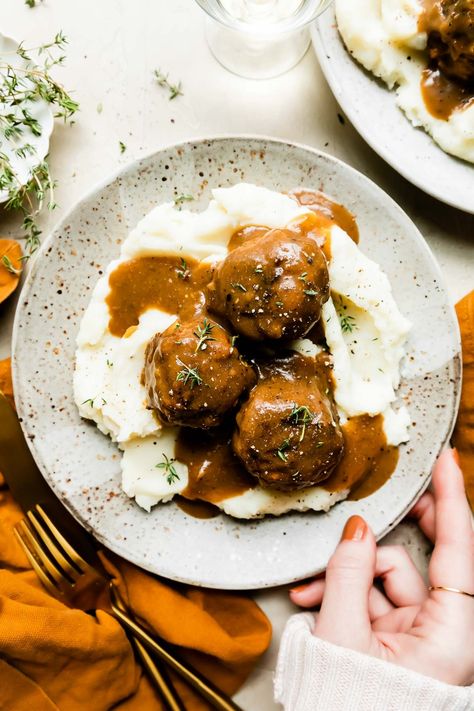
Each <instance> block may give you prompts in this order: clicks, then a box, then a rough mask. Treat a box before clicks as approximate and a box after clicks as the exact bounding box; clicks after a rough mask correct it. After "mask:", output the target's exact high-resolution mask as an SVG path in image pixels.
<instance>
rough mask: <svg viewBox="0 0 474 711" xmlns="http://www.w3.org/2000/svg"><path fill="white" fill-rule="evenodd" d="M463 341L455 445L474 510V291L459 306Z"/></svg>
mask: <svg viewBox="0 0 474 711" xmlns="http://www.w3.org/2000/svg"><path fill="white" fill-rule="evenodd" d="M456 313H457V315H458V321H459V328H460V330H461V342H462V364H463V375H462V378H463V383H462V391H461V402H460V404H459V414H458V419H457V422H456V427H455V429H454V433H453V444H454V446H455V447H456V449H457V450H458V452H459V459H460V462H461V467H462V470H463V472H464V481H465V483H466V491H467V496H468V499H469V503H470V504H471V509H472V510H473V511H474V291H471V292H470V294H467V296H465V297H464V299H461V301H459V302H458V304H457V305H456Z"/></svg>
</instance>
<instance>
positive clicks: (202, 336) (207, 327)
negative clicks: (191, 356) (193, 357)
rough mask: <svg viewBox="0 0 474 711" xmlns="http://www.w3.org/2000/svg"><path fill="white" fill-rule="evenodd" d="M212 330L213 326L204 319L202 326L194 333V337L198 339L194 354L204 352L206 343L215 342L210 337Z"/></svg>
mask: <svg viewBox="0 0 474 711" xmlns="http://www.w3.org/2000/svg"><path fill="white" fill-rule="evenodd" d="M213 329H214V324H212V323H211V322H210V321H208V320H207V318H205V319H204V321H203V322H202V326H198V327H197V329H196V330H195V331H194V335H195V336H196V338H197V339H198V344H197V346H196V353H197V352H198V351H204V350H206V348H207V342H208V341H215V340H216V339H215V338H213V337H212V336H211V335H210V334H211V333H212V330H213Z"/></svg>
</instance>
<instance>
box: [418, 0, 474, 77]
mask: <svg viewBox="0 0 474 711" xmlns="http://www.w3.org/2000/svg"><path fill="white" fill-rule="evenodd" d="M423 25H424V29H426V30H427V32H428V51H429V55H430V59H431V62H432V63H433V64H434V65H435V66H436V67H437V68H439V69H440V71H441V72H443V74H445V75H446V76H448V77H449V78H450V79H454V80H457V81H460V82H464V83H472V82H474V0H437V1H436V2H434V3H433V4H432V5H430V9H429V10H428V12H427V15H426V17H425V18H424V21H423Z"/></svg>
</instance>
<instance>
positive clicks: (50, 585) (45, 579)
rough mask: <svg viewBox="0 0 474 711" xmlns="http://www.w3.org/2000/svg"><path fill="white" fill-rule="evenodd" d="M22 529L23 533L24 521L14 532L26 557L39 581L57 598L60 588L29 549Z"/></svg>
mask: <svg viewBox="0 0 474 711" xmlns="http://www.w3.org/2000/svg"><path fill="white" fill-rule="evenodd" d="M20 529H21V530H22V531H23V529H24V524H23V521H20V523H18V524H17V525H16V526H15V527H14V529H13V531H14V533H15V536H16V537H17V540H18V542H19V544H20V545H21V547H22V548H23V550H24V552H25V555H26V557H27V558H28V560H29V562H30V563H31V567H32V568H33V570H34V571H35V573H36V575H37V576H38V578H39V579H40V580H41V582H42V583H43V585H44V587H45V588H46V590H48V592H50V593H51V594H52V595H54V596H55V597H57V596H58V594H60V593H61V590H60V589H59V588H58V586H57V585H56V583H55V581H54V580H53V579H52V578H50V577H49V575H48V573H47V571H46V570H44V568H43V567H42V566H41V565H40V563H39V561H38V560H37V559H36V557H35V556H34V554H33V553H32V551H31V550H30V548H29V546H28V543H27V542H26V541H25V539H24V538H23V535H22V533H20ZM34 550H35V551H36V548H35V549H34Z"/></svg>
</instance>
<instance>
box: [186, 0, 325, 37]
mask: <svg viewBox="0 0 474 711" xmlns="http://www.w3.org/2000/svg"><path fill="white" fill-rule="evenodd" d="M196 2H197V4H198V5H199V7H200V8H201V9H202V10H204V12H205V13H206V14H207V15H208V16H209V17H211V18H212V19H213V20H215V21H216V22H218V23H219V24H221V25H224V26H225V27H227V28H229V29H231V30H235V31H239V32H245V33H246V34H253V35H259V36H260V37H262V36H266V35H268V36H272V37H274V36H275V34H281V35H283V34H286V33H288V32H294V31H295V30H299V29H301V28H302V27H304V26H305V25H308V24H309V23H310V22H313V21H314V20H316V18H318V17H319V15H321V14H322V13H323V12H324V11H325V10H327V8H328V7H329V5H331V3H332V2H333V0H309V2H308V0H301V3H300V5H299V6H298V9H297V11H296V12H295V13H294V14H293V15H291V16H290V17H285V18H283V19H281V20H277V21H276V22H272V23H266V24H264V23H262V25H258V24H257V23H255V24H253V25H250V24H249V23H247V22H245V21H244V20H239V19H238V18H235V17H233V16H232V15H230V14H229V12H228V11H227V10H226V9H225V7H224V6H223V5H222V3H221V2H220V0H214V3H212V0H211V2H210V1H209V0H196ZM212 4H214V6H215V7H212Z"/></svg>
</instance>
